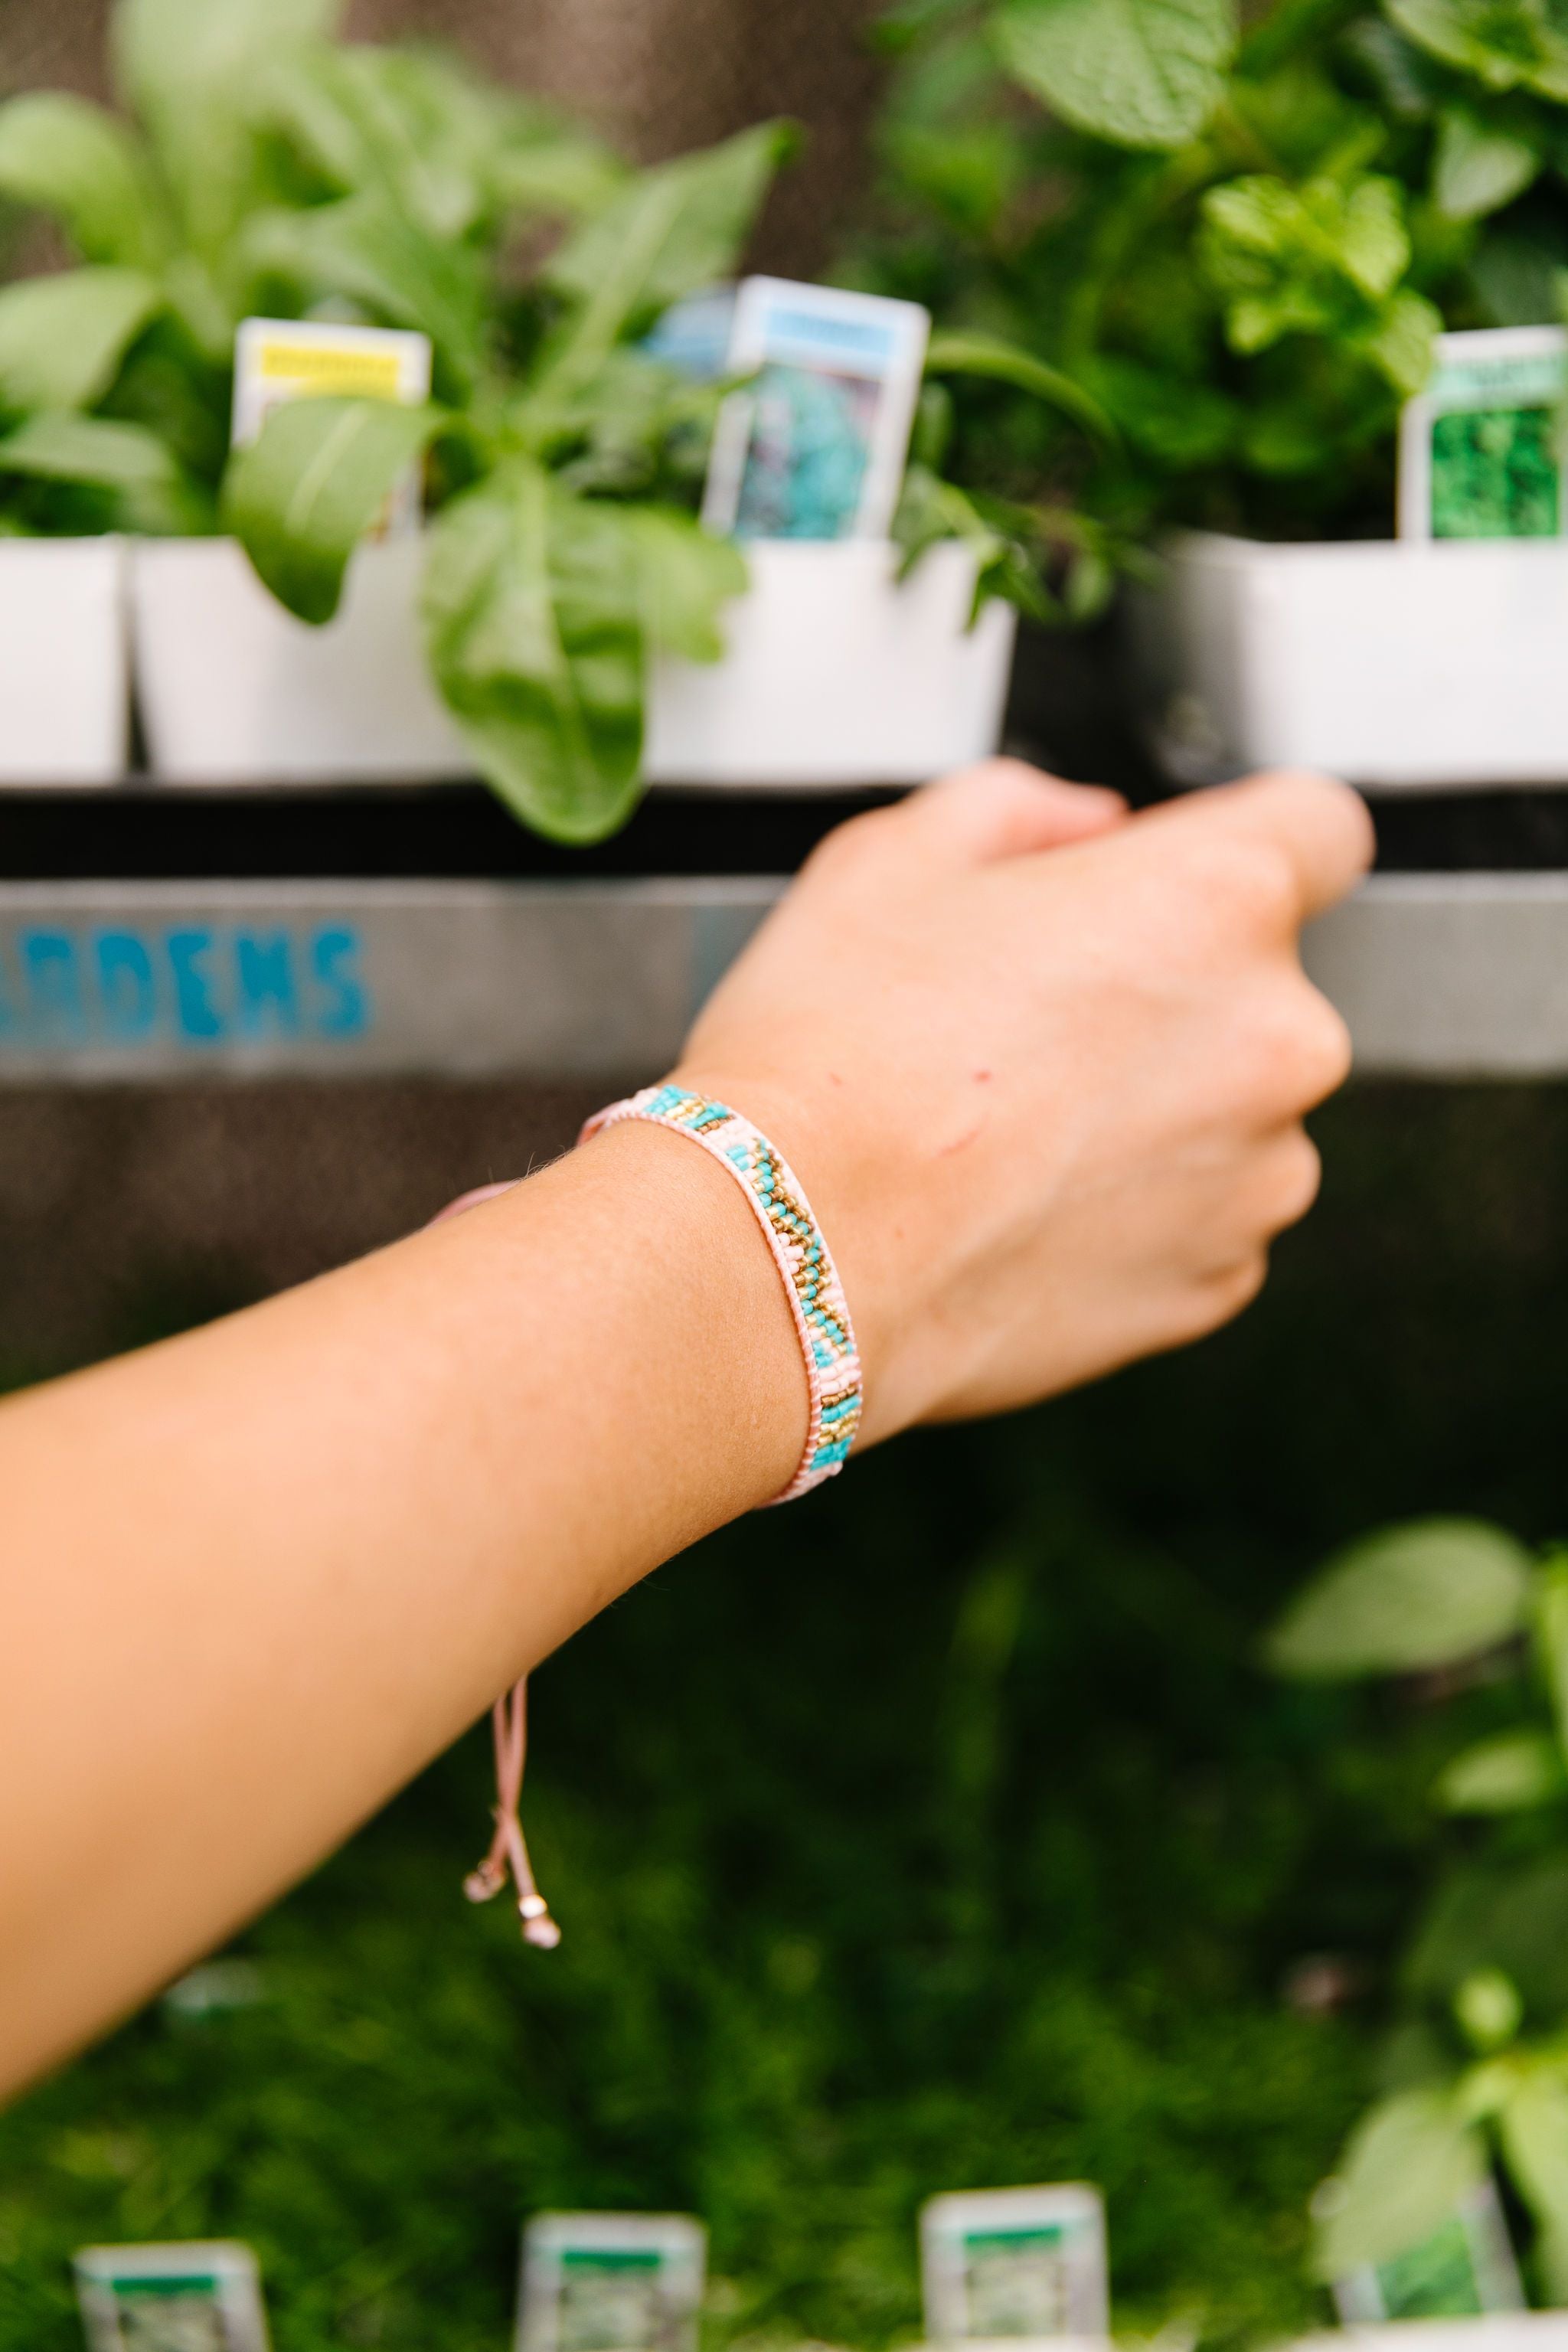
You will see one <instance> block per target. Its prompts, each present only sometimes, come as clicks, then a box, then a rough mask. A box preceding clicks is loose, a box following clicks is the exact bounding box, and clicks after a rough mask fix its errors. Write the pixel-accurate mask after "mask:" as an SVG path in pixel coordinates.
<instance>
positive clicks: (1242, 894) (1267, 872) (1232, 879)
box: [1192, 834, 1300, 934]
mask: <svg viewBox="0 0 1568 2352" xmlns="http://www.w3.org/2000/svg"><path fill="white" fill-rule="evenodd" d="M1192 855H1193V859H1194V865H1195V867H1196V873H1195V876H1194V879H1195V880H1196V882H1197V884H1198V886H1199V887H1200V888H1202V889H1203V890H1205V892H1206V893H1207V894H1208V895H1209V896H1210V897H1211V898H1213V899H1214V900H1215V901H1216V902H1217V903H1218V904H1219V905H1221V906H1223V907H1225V908H1228V910H1229V911H1230V912H1231V913H1232V914H1233V915H1234V916H1235V917H1236V918H1237V919H1238V920H1239V921H1240V922H1241V923H1242V924H1243V925H1245V926H1246V928H1247V929H1249V930H1251V929H1255V930H1258V931H1264V932H1268V933H1269V934H1274V933H1277V932H1282V931H1291V930H1294V929H1295V928H1296V925H1297V919H1298V915H1299V911H1300V893H1299V890H1298V887H1297V882H1296V874H1295V869H1294V867H1293V866H1292V865H1291V863H1290V859H1289V856H1288V855H1287V854H1286V852H1285V851H1284V850H1283V849H1282V848H1280V847H1279V845H1278V844H1277V843H1275V842H1272V841H1268V840H1266V839H1264V838H1262V837H1261V836H1260V835H1237V834H1232V835H1227V836H1225V837H1219V838H1214V839H1210V840H1207V841H1205V842H1202V843H1199V844H1195V845H1194V849H1193V853H1192Z"/></svg>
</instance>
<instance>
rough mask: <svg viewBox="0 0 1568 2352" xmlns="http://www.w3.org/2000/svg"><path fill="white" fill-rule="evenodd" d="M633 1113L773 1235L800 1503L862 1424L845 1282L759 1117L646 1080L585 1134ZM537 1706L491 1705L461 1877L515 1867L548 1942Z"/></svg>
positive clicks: (478, 1886) (476, 1889)
mask: <svg viewBox="0 0 1568 2352" xmlns="http://www.w3.org/2000/svg"><path fill="white" fill-rule="evenodd" d="M631 1118H640V1119H648V1120H651V1121H652V1122H653V1124H654V1125H655V1126H656V1127H668V1128H671V1129H674V1131H675V1132H676V1134H678V1135H689V1137H690V1138H691V1139H692V1141H693V1142H694V1143H700V1145H701V1146H702V1148H703V1150H705V1151H707V1152H709V1153H710V1155H711V1156H712V1158H713V1159H715V1160H718V1162H719V1164H720V1166H721V1168H727V1169H728V1170H729V1171H730V1173H731V1176H733V1177H734V1178H735V1179H736V1180H737V1181H738V1182H739V1184H740V1186H741V1189H742V1192H744V1193H745V1196H746V1198H747V1200H748V1201H749V1202H751V1204H752V1212H753V1213H754V1215H755V1217H756V1219H757V1223H759V1224H760V1225H761V1227H762V1229H763V1234H765V1235H766V1237H767V1243H768V1247H769V1248H770V1249H771V1250H772V1252H773V1263H774V1265H776V1266H777V1267H778V1270H779V1275H780V1277H781V1278H782V1280H783V1283H784V1296H785V1297H786V1298H787V1299H788V1300H789V1304H790V1312H791V1313H792V1314H793V1316H794V1317H795V1331H796V1334H797V1336H798V1338H799V1339H800V1349H801V1355H802V1357H803V1358H804V1360H805V1378H806V1386H807V1389H808V1391H809V1393H810V1398H811V1412H810V1419H809V1422H808V1424H807V1428H806V1434H805V1448H804V1450H803V1452H802V1454H801V1457H800V1464H799V1466H798V1468H797V1469H796V1471H795V1475H794V1477H793V1478H792V1479H791V1480H790V1482H789V1485H788V1486H786V1487H785V1488H784V1492H783V1494H782V1495H776V1496H774V1497H773V1499H774V1501H775V1502H779V1503H791V1502H793V1501H794V1500H795V1496H797V1495H805V1494H809V1492H810V1491H811V1489H812V1487H813V1486H820V1485H821V1484H822V1482H823V1480H824V1479H825V1478H831V1477H832V1476H833V1475H835V1473H836V1472H837V1471H839V1470H841V1469H842V1468H843V1466H844V1463H845V1460H846V1458H847V1455H848V1453H849V1449H850V1447H851V1446H852V1445H853V1444H854V1443H855V1433H856V1431H857V1430H858V1427H859V1425H860V1356H859V1351H858V1349H857V1347H856V1345H855V1332H854V1327H853V1326H852V1324H851V1323H850V1320H849V1308H848V1305H847V1301H846V1299H845V1297H844V1286H843V1285H842V1283H841V1282H840V1281H839V1279H838V1276H837V1271H836V1270H835V1267H834V1264H833V1260H832V1258H831V1257H830V1256H829V1255H828V1252H827V1244H826V1242H825V1241H824V1240H823V1238H822V1232H821V1228H820V1227H819V1225H818V1224H817V1222H816V1218H815V1217H814V1216H813V1215H812V1213H811V1206H810V1203H809V1202H807V1200H806V1197H805V1192H804V1191H803V1190H802V1187H801V1184H800V1182H799V1180H798V1179H797V1177H796V1176H795V1172H794V1171H793V1170H792V1169H791V1167H790V1166H789V1163H788V1161H787V1160H785V1159H784V1156H783V1154H782V1153H781V1152H779V1151H776V1150H774V1149H773V1145H772V1144H771V1143H770V1142H769V1141H768V1139H767V1137H766V1136H765V1135H763V1133H762V1132H761V1131H760V1129H757V1128H754V1127H753V1126H752V1123H751V1121H750V1119H748V1118H742V1116H741V1114H740V1112H739V1111H735V1110H731V1109H730V1108H729V1107H728V1105H727V1104H724V1103H718V1102H708V1101H706V1100H705V1099H704V1098H703V1097H702V1096H700V1095H695V1094H690V1093H689V1092H688V1091H687V1090H686V1088H685V1087H675V1086H668V1085H665V1086H658V1087H644V1088H643V1090H642V1092H641V1094H637V1095H632V1096H629V1097H627V1099H626V1101H625V1102H618V1103H612V1104H611V1105H610V1107H609V1108H608V1109H607V1110H601V1111H597V1112H595V1116H594V1117H593V1118H591V1119H590V1120H589V1121H588V1123H587V1125H586V1126H585V1127H584V1129H583V1132H582V1134H581V1136H580V1137H579V1138H578V1140H579V1142H582V1143H586V1142H587V1140H588V1139H589V1138H590V1137H591V1136H595V1135H597V1134H598V1133H599V1132H600V1130H601V1129H603V1128H606V1127H615V1126H617V1125H619V1124H620V1122H621V1121H622V1120H625V1119H631ZM510 1190H511V1186H510V1184H509V1183H506V1184H486V1185H484V1186H482V1187H481V1188H480V1189H479V1191H478V1192H465V1193H464V1195H463V1197H462V1199H461V1200H460V1201H454V1202H452V1204H451V1206H450V1207H449V1208H447V1209H443V1210H442V1212H441V1215H440V1217H437V1219H436V1221H435V1222H436V1223H437V1224H439V1223H441V1222H442V1220H443V1219H444V1218H447V1217H452V1216H457V1215H459V1214H460V1213H462V1212H463V1211H464V1210H465V1209H474V1208H478V1207H479V1205H480V1204H481V1203H482V1202H486V1201H490V1200H494V1199H495V1197H496V1196H497V1194H498V1193H501V1192H510ZM527 1705H528V1677H527V1675H523V1676H521V1679H520V1680H519V1681H518V1682H516V1683H514V1684H513V1685H512V1687H511V1689H510V1691H508V1692H507V1693H506V1695H505V1696H504V1697H501V1698H498V1699H497V1701H496V1703H495V1706H494V1708H493V1709H492V1710H491V1730H492V1734H493V1737H494V1740H495V1752H496V1803H495V1806H494V1809H493V1811H494V1820H495V1834H494V1836H493V1837H492V1838H491V1840H490V1848H489V1853H487V1854H486V1856H485V1858H484V1860H483V1862H481V1863H480V1864H479V1868H478V1869H477V1870H472V1871H470V1872H469V1873H468V1877H467V1878H466V1879H465V1880H464V1881H463V1892H464V1894H465V1895H467V1896H468V1900H469V1902H470V1903H488V1902H489V1899H490V1897H491V1896H492V1895H499V1894H500V1891H501V1888H502V1887H503V1886H504V1885H506V1882H507V1879H508V1877H509V1876H510V1879H511V1882H512V1885H513V1886H514V1887H515V1889H516V1892H517V1907H518V1913H519V1916H520V1917H521V1921H522V1933H523V1937H524V1939H525V1941H526V1942H528V1943H531V1944H536V1945H538V1946H540V1948H542V1949H543V1950H546V1951H549V1950H552V1948H554V1946H555V1945H557V1944H558V1943H559V1942H560V1941H561V1930H560V1928H559V1927H557V1925H556V1923H555V1921H554V1920H553V1919H552V1917H551V1916H550V1910H549V1906H548V1905H547V1904H546V1902H545V1900H544V1897H543V1895H541V1893H540V1892H539V1889H538V1887H537V1885H535V1883H534V1877H533V1870H532V1866H531V1864H530V1862H529V1858H528V1846H527V1843H526V1842H525V1841H524V1838H523V1834H522V1823H521V1819H520V1817H519V1812H518V1806H519V1802H520V1800H521V1795H522V1767H523V1758H524V1753H525V1750H526V1746H527Z"/></svg>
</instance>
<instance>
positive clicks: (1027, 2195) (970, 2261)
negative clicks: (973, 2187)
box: [921, 2181, 1110, 2345]
mask: <svg viewBox="0 0 1568 2352" xmlns="http://www.w3.org/2000/svg"><path fill="white" fill-rule="evenodd" d="M921 2283H922V2285H923V2288H924V2294H925V2325H926V2336H927V2337H928V2339H929V2340H930V2342H931V2343H932V2344H933V2345H934V2344H956V2343H961V2342H971V2343H973V2341H974V2340H975V2339H984V2340H988V2341H993V2342H994V2341H995V2340H997V2339H999V2338H1003V2337H1009V2336H1011V2337H1019V2336H1033V2337H1040V2336H1089V2337H1103V2336H1106V2335H1108V2333H1109V2331H1110V2299H1109V2294H1108V2291H1107V2285H1106V2264H1105V2209H1104V2206H1103V2204H1102V2203H1101V2200H1100V2191H1099V2190H1098V2189H1089V2188H1086V2187H1084V2186H1083V2185H1082V2184H1081V2183H1079V2182H1076V2181H1074V2182H1066V2183H1061V2184H1058V2185H1056V2186H1053V2187H1048V2188H1042V2189H990V2190H984V2191H979V2192H974V2193H970V2194H966V2195H952V2196H946V2197H933V2198H932V2199H931V2202H930V2203H929V2204H928V2205H927V2206H926V2207H925V2209H924V2210H923V2211H922V2212H921Z"/></svg>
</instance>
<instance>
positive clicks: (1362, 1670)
mask: <svg viewBox="0 0 1568 2352" xmlns="http://www.w3.org/2000/svg"><path fill="white" fill-rule="evenodd" d="M1530 1565H1531V1562H1530V1555H1529V1553H1528V1552H1527V1551H1526V1550H1525V1549H1524V1548H1523V1546H1522V1545H1521V1544H1518V1543H1516V1542H1515V1541H1514V1539H1513V1538H1512V1537H1511V1536H1510V1535H1505V1534H1504V1532H1503V1530H1502V1529H1501V1528H1494V1527H1490V1526H1489V1525H1488V1524H1487V1523H1486V1522H1484V1521H1483V1520H1480V1519H1412V1520H1410V1521H1408V1522H1407V1523H1406V1524H1405V1525H1404V1526H1402V1527H1395V1528H1387V1529H1386V1530H1384V1532H1383V1533H1382V1534H1380V1535H1374V1536H1369V1537H1367V1538H1364V1539H1363V1541H1362V1542H1360V1543H1355V1544H1352V1545H1350V1546H1349V1547H1348V1548H1347V1549H1345V1550H1343V1551H1342V1552H1339V1553H1337V1554H1336V1555H1335V1556H1334V1558H1333V1559H1331V1560H1329V1561H1328V1562H1327V1563H1326V1565H1325V1566H1324V1567H1323V1568H1321V1569H1320V1570H1319V1571H1318V1573H1317V1575H1316V1576H1314V1577H1313V1578H1312V1580H1311V1581H1310V1583H1309V1584H1308V1586H1307V1588H1306V1590H1305V1591H1304V1592H1302V1593H1300V1595H1299V1596H1298V1597H1297V1599H1296V1600H1295V1601H1293V1602H1292V1603H1291V1605H1290V1607H1289V1609H1288V1610H1287V1611H1286V1612H1285V1614H1284V1616H1283V1617H1282V1618H1281V1619H1280V1621H1279V1624H1278V1625H1277V1626H1276V1627H1275V1629H1274V1632H1273V1633H1272V1634H1271V1635H1270V1636H1269V1639H1268V1663H1269V1664H1270V1665H1271V1666H1272V1667H1273V1669H1274V1671H1275V1673H1276V1674H1281V1675H1303V1676H1310V1677H1314V1678H1316V1677H1321V1678H1324V1679H1330V1680H1332V1679H1335V1678H1338V1677H1341V1676H1348V1675H1380V1674H1412V1673H1415V1672H1418V1671H1420V1670H1421V1669H1422V1668H1425V1667H1429V1666H1442V1665H1451V1664H1454V1663H1455V1662H1456V1661H1457V1660H1458V1659H1461V1658H1470V1657H1474V1656H1475V1655H1476V1654H1478V1653H1479V1652H1480V1651H1482V1650H1489V1649H1492V1648H1494V1647H1495V1646H1496V1644H1497V1643H1500V1642H1504V1641H1506V1640H1507V1639H1508V1638H1509V1636H1510V1634H1511V1633H1518V1632H1519V1630H1520V1628H1521V1625H1522V1624H1523V1623H1524V1621H1525V1615H1526V1612H1527V1608H1528V1604H1529V1598H1530Z"/></svg>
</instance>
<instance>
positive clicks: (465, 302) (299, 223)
mask: <svg viewBox="0 0 1568 2352" xmlns="http://www.w3.org/2000/svg"><path fill="white" fill-rule="evenodd" d="M245 249H246V252H247V257H248V259H249V262H250V265H251V267H252V268H255V269H258V270H260V271H268V272H273V273H276V274H277V275H279V276H280V277H283V278H288V279H289V280H290V281H291V282H292V284H293V286H294V287H295V289H296V290H297V294H298V297H299V299H300V302H301V303H302V304H305V305H308V304H310V303H311V302H314V301H318V300H321V299H330V298H331V297H334V296H335V297H337V298H338V299H342V297H343V296H345V295H348V296H351V297H353V299H355V300H357V301H361V302H363V303H364V304H365V305H366V306H367V307H368V308H369V309H371V310H374V311H375V312H376V313H377V314H378V315H379V317H380V318H382V319H383V320H385V321H386V322H387V323H388V324H389V325H391V326H395V327H415V328H417V329H419V330H420V331H422V332H423V333H425V334H426V335H428V336H429V338H430V341H431V342H432V344H433V345H434V347H435V352H436V357H437V365H438V367H439V368H440V369H441V370H442V371H443V372H444V374H445V377H446V379H447V382H446V383H445V385H444V387H443V388H444V389H446V390H448V391H450V392H452V393H454V394H466V393H467V392H468V391H469V390H471V388H472V385H473V383H474V379H475V377H476V376H477V374H478V373H479V364H480V361H481V359H482V357H483V352H484V330H485V283H484V265H483V260H482V257H481V256H480V255H479V252H478V251H477V250H476V248H475V247H472V246H471V245H467V244H464V243H462V242H460V241H458V240H457V239H453V238H446V237H437V236H432V235H431V234H430V233H429V232H428V231H427V230H425V229H422V228H421V227H419V226H418V225H417V224H416V223H415V222H413V221H410V220H407V219H405V218H404V217H403V216H402V215H399V214H398V213H397V212H396V211H395V209H394V208H393V206H392V205H390V204H389V203H387V201H386V200H385V198H384V196H377V195H375V194H364V195H357V196H346V197H344V198H343V199H342V201H341V202H339V203H337V204H331V205H314V206H312V207H311V208H310V209H309V210H306V211H300V212H280V211H274V212H268V213H265V214H263V215H260V216H258V218H257V219H256V220H255V221H253V222H252V223H251V225H250V227H249V230H248V232H247V237H246V248H245Z"/></svg>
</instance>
